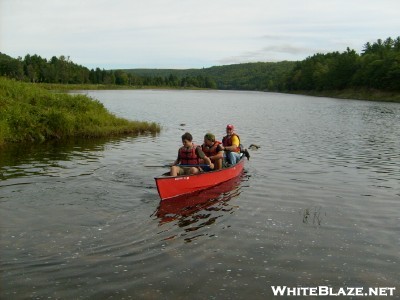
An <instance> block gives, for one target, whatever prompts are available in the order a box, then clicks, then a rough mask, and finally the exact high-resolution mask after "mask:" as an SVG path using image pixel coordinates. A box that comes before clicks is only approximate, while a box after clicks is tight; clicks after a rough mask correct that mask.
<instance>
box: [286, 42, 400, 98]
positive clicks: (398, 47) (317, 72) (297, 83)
mask: <svg viewBox="0 0 400 300" xmlns="http://www.w3.org/2000/svg"><path fill="white" fill-rule="evenodd" d="M285 81H286V82H285V89H286V90H294V91H296V90H297V91H298V90H305V91H311V90H317V91H322V90H343V89H357V88H367V89H378V90H388V91H399V90H400V37H397V38H396V39H392V38H387V39H386V40H384V41H383V40H381V39H378V40H377V41H376V42H374V43H372V44H371V43H369V42H368V43H366V44H365V45H364V47H363V50H362V53H361V54H358V53H356V52H355V51H354V50H351V49H349V48H347V50H346V51H344V52H342V53H339V52H332V53H327V54H315V55H313V56H311V57H308V58H307V59H305V60H303V61H300V62H297V63H296V65H295V67H294V68H293V70H292V71H291V73H290V74H289V76H288V77H287V78H286V79H285Z"/></svg>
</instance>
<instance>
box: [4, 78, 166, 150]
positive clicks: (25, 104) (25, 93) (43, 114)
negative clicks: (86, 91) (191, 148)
mask: <svg viewBox="0 0 400 300" xmlns="http://www.w3.org/2000/svg"><path fill="white" fill-rule="evenodd" d="M159 131H160V126H159V125H158V124H156V123H148V122H138V121H129V120H126V119H122V118H119V117H116V116H115V115H113V114H111V113H109V112H108V111H107V110H106V109H105V107H104V106H103V104H101V103H100V102H98V101H96V100H93V99H90V98H88V97H87V96H84V95H68V94H62V93H54V92H50V91H47V90H45V89H43V88H40V87H38V86H37V85H33V84H29V83H23V82H18V81H16V80H10V79H7V78H4V77H0V145H1V144H5V143H10V142H23V141H39V142H42V141H45V140H51V139H66V138H72V137H85V138H94V137H104V136H115V135H122V134H141V133H147V132H149V133H157V132H159Z"/></svg>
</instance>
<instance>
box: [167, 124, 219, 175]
mask: <svg viewBox="0 0 400 300" xmlns="http://www.w3.org/2000/svg"><path fill="white" fill-rule="evenodd" d="M192 141H193V137H192V135H191V134H190V133H189V132H186V133H185V134H184V135H182V144H183V146H182V147H181V148H179V150H178V157H177V159H176V160H175V162H174V163H173V165H172V166H171V171H170V175H171V176H177V175H188V174H197V173H199V172H200V170H201V169H200V166H199V164H200V159H202V160H203V161H204V163H205V164H207V165H208V166H209V167H210V168H211V169H213V168H214V164H213V163H212V162H211V160H210V159H209V158H208V157H207V156H205V154H204V152H203V151H202V150H201V147H200V146H197V145H195V144H194V143H193V142H192ZM178 164H180V165H184V166H179V165H178ZM191 165H193V167H191Z"/></svg>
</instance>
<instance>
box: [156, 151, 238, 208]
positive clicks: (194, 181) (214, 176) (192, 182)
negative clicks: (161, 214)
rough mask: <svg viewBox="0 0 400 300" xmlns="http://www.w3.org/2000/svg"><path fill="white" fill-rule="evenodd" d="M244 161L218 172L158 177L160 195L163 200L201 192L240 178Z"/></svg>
mask: <svg viewBox="0 0 400 300" xmlns="http://www.w3.org/2000/svg"><path fill="white" fill-rule="evenodd" d="M243 166H244V159H243V158H242V159H241V160H240V161H239V162H238V163H237V164H236V165H233V166H230V167H228V168H224V169H221V170H217V171H211V172H204V173H199V174H195V175H181V176H175V177H172V176H165V175H163V176H158V177H155V178H154V179H155V180H156V184H157V190H158V194H159V195H160V198H161V200H165V199H169V198H174V197H177V196H180V195H185V194H190V193H194V192H197V191H201V190H204V189H207V188H210V187H213V186H216V185H218V184H220V183H222V182H225V181H228V180H229V179H232V178H235V177H237V176H239V175H240V174H241V173H242V171H243Z"/></svg>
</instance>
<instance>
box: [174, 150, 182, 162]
mask: <svg viewBox="0 0 400 300" xmlns="http://www.w3.org/2000/svg"><path fill="white" fill-rule="evenodd" d="M180 160H181V158H180V156H179V150H178V156H177V158H176V160H175V161H174V163H173V164H172V165H173V166H176V165H177V164H178V163H179V162H180Z"/></svg>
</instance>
